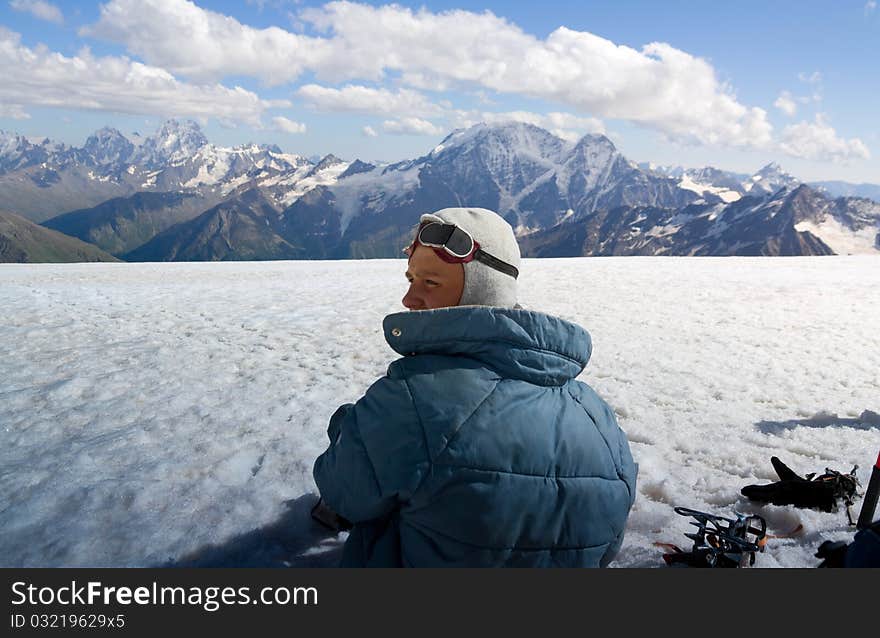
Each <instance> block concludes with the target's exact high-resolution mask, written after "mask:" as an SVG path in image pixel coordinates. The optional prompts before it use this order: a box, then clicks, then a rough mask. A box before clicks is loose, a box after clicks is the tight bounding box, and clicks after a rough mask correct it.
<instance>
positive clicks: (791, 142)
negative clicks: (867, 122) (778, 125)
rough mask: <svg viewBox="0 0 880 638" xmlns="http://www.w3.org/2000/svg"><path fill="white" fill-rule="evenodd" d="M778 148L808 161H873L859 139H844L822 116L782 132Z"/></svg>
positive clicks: (818, 115)
mask: <svg viewBox="0 0 880 638" xmlns="http://www.w3.org/2000/svg"><path fill="white" fill-rule="evenodd" d="M779 148H780V150H782V151H783V152H784V153H787V154H788V155H791V156H792V157H798V158H801V159H808V160H820V161H830V162H846V161H849V160H854V159H870V158H871V153H870V152H869V151H868V147H867V146H865V144H864V142H862V140H860V139H858V138H852V139H848V140H847V139H843V138H841V137H839V136H838V135H837V132H836V131H835V130H834V129H833V128H832V127H831V126H830V125H829V124H828V123H827V122H826V120H825V117H824V116H823V115H822V114H821V113H820V114H817V115H816V119H815V120H814V121H813V122H807V121H803V122H799V123H797V124H793V125H791V126H787V127H786V128H785V130H784V131H783V132H782V139H781V141H780V143H779Z"/></svg>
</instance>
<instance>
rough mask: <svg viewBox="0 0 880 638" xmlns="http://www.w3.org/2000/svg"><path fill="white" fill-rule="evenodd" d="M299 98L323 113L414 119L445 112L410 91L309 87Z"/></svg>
mask: <svg viewBox="0 0 880 638" xmlns="http://www.w3.org/2000/svg"><path fill="white" fill-rule="evenodd" d="M297 95H298V96H299V97H301V98H302V99H303V100H304V101H305V102H307V103H308V104H309V105H311V106H312V107H314V108H316V109H318V110H319V111H335V112H347V113H369V114H373V115H394V116H413V117H416V116H422V117H425V116H427V117H431V116H433V115H439V114H441V113H442V112H443V109H442V108H441V107H440V106H438V105H436V104H432V103H431V102H430V101H429V100H428V98H427V97H425V96H424V95H423V94H422V93H419V92H417V91H412V90H410V89H400V90H398V91H389V90H387V89H373V88H369V87H366V86H353V85H348V86H345V87H343V88H341V89H332V88H328V87H324V86H318V85H317V84H306V85H305V86H303V87H301V88H300V89H299V90H298V91H297Z"/></svg>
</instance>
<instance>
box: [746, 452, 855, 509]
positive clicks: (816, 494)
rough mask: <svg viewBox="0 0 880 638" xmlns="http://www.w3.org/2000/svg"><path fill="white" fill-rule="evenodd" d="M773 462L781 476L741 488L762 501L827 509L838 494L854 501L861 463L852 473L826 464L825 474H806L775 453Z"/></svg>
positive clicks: (749, 496) (834, 503)
mask: <svg viewBox="0 0 880 638" xmlns="http://www.w3.org/2000/svg"><path fill="white" fill-rule="evenodd" d="M770 462H771V463H772V464H773V469H774V470H776V474H778V475H779V478H780V480H779V481H777V482H776V483H770V484H769V485H747V486H745V487H744V488H742V490H740V492H741V493H742V495H743V496H746V497H748V498H749V499H750V500H753V501H759V502H762V503H773V505H794V506H795V507H807V508H818V509H820V510H822V511H824V512H831V511H833V510H834V508H835V507H836V505H837V499H838V498H842V499H844V501H845V502H846V504H847V505H851V504H852V499H853V496H854V495H855V493H856V486H857V485H858V481H857V480H856V477H855V471H856V469H857V467H858V466H856V467H855V468H853V470H852V472H850V473H849V474H841V473H840V472H836V471H834V470H831V469H828V468H826V469H825V474H822V475H821V476H816V475H815V474H807V476H806V478H804V477H802V476H798V475H797V474H795V473H794V472H793V471H792V470H791V469H790V468H789V467H788V466H787V465H785V463H783V462H782V461H780V460H779V459H778V458H777V457H775V456H774V457H772V458H771V459H770Z"/></svg>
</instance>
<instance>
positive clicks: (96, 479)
mask: <svg viewBox="0 0 880 638" xmlns="http://www.w3.org/2000/svg"><path fill="white" fill-rule="evenodd" d="M404 267H405V266H404V262H403V261H402V260H401V261H394V260H379V261H342V262H329V261H326V262H263V263H198V264H190V263H170V264H77V265H16V264H10V265H5V264H4V265H2V266H0V344H2V356H0V565H3V566H155V565H202V566H206V565H224V566H237V565H240V566H284V565H293V566H325V565H333V564H335V562H336V561H337V560H338V558H339V552H340V547H341V544H342V542H343V541H344V539H345V534H339V535H335V534H331V533H328V532H326V531H324V530H323V529H322V528H320V526H318V525H317V524H316V523H314V522H312V521H311V519H310V518H309V509H310V507H311V505H312V504H313V503H314V501H315V499H316V494H315V485H314V482H313V480H312V475H311V471H312V464H313V462H314V460H315V457H316V456H317V455H318V454H320V453H321V452H322V451H323V450H324V449H325V447H326V444H327V439H326V435H325V430H326V426H327V422H328V420H329V418H330V415H331V414H332V413H333V412H334V411H335V410H336V408H337V406H339V405H340V404H341V403H345V402H353V401H356V400H357V399H358V398H359V397H360V396H361V395H362V394H363V392H364V390H366V388H367V387H368V386H369V385H370V384H371V383H372V382H373V381H374V380H375V379H376V378H377V377H379V376H381V375H382V374H384V372H385V370H386V368H387V365H388V363H389V362H390V361H392V360H393V359H394V358H395V357H396V355H395V353H394V352H393V351H392V350H391V349H390V347H388V345H387V344H386V343H385V340H384V338H383V335H382V328H381V321H382V318H383V317H384V316H385V315H386V314H388V313H390V312H397V311H400V310H402V306H401V305H400V298H401V297H402V296H403V294H404V292H405V285H406V282H405V279H404V276H403V271H404ZM522 271H523V275H522V278H521V283H522V285H521V302H522V303H523V305H524V306H526V307H527V308H530V309H535V310H541V311H544V312H549V313H551V314H557V315H559V316H562V317H564V318H566V319H569V320H573V321H576V322H578V323H580V324H581V325H583V326H584V327H586V328H587V329H588V330H589V331H590V333H591V334H592V337H593V343H594V356H593V360H592V361H591V362H590V365H589V366H588V367H587V368H586V370H585V372H584V374H583V375H582V376H581V379H582V380H583V381H585V382H587V383H589V384H591V385H592V386H593V387H594V388H595V389H596V390H597V391H598V392H599V393H600V394H601V395H602V396H603V397H605V399H606V400H607V401H608V402H609V403H610V404H611V405H612V406H613V407H614V409H615V411H616V413H617V415H618V418H619V420H620V424H621V426H622V427H623V428H624V429H625V430H626V431H627V433H628V435H629V438H630V441H631V445H632V451H633V455H634V457H635V459H636V461H637V462H638V463H639V466H640V471H639V481H638V496H637V498H636V502H635V505H634V508H633V510H632V514H631V516H630V519H629V524H628V531H627V536H626V540H625V543H624V546H623V549H622V551H621V553H620V555H619V556H618V558H617V560H616V561H615V562H614V563H613V566H618V567H661V566H663V564H664V563H663V561H662V556H661V555H662V551H663V550H661V549H659V548H657V547H655V546H654V545H653V543H655V542H658V541H660V542H670V543H675V544H677V545H679V546H681V547H688V546H689V543H690V541H688V539H687V538H685V537H684V533H685V532H687V531H691V530H692V529H693V528H692V527H690V526H689V525H688V519H685V518H684V517H681V516H678V515H677V514H675V513H674V512H673V507H674V506H678V505H681V506H685V507H690V508H694V509H700V510H704V511H709V512H714V513H717V514H721V515H724V516H732V513H733V510H734V509H736V510H738V511H742V512H756V513H759V514H761V515H762V516H764V517H765V518H766V519H767V521H768V524H769V531H770V532H771V533H776V534H779V533H785V532H788V531H790V530H792V529H793V528H795V527H796V526H797V525H798V524H802V525H803V527H804V531H803V532H802V533H800V534H799V535H797V536H795V537H793V538H784V539H771V540H770V542H769V544H768V547H767V550H766V552H765V553H763V554H759V555H758V558H757V563H756V564H757V566H759V567H813V566H816V565H817V564H818V559H816V558H814V556H813V554H814V553H815V551H816V548H817V547H818V546H819V545H820V544H821V542H822V541H824V540H847V541H848V540H850V539H851V538H852V528H849V527H848V526H847V523H846V516H845V514H844V512H843V511H842V510H841V511H838V512H833V513H822V512H818V511H813V510H800V509H795V508H793V507H775V506H757V505H753V504H751V503H749V502H748V501H746V500H745V499H744V497H742V496H741V495H740V493H739V490H740V488H741V487H743V486H744V485H748V484H753V483H766V482H771V481H774V480H776V477H775V476H774V474H773V470H772V467H771V465H770V457H771V456H772V455H777V456H779V457H780V458H781V459H782V460H783V461H784V462H785V463H787V464H788V465H789V466H790V467H791V468H792V469H794V470H795V471H796V472H798V473H800V474H802V475H803V474H806V473H808V472H819V473H821V472H822V471H824V469H825V468H826V467H831V468H833V469H837V470H841V471H849V470H850V469H851V468H852V466H853V465H854V464H858V465H859V466H860V467H861V469H860V470H859V477H860V478H861V479H862V481H863V483H867V477H868V475H869V473H870V466H871V465H872V464H873V461H874V459H875V458H876V455H877V451H878V448H880V417H878V416H877V414H876V412H880V405H878V401H880V347H878V340H877V317H878V316H880V258H877V257H866V256H861V257H860V256H854V257H827V258H810V257H807V258H782V259H774V258H757V259H751V258H733V257H728V258H653V257H648V258H640V257H626V258H581V259H545V260H525V261H524V264H523V268H522ZM860 506H861V500H858V501H857V502H856V507H855V508H854V514H856V515H857V513H858V510H859V508H860Z"/></svg>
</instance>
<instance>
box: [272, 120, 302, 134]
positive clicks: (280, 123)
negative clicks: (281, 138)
mask: <svg viewBox="0 0 880 638" xmlns="http://www.w3.org/2000/svg"><path fill="white" fill-rule="evenodd" d="M272 123H273V124H274V125H275V128H276V129H277V130H279V131H281V132H283V133H290V134H291V135H296V134H298V133H305V132H306V125H305V124H302V123H300V122H294V121H293V120H288V119H287V118H286V117H282V116H280V115H279V116H277V117H273V118H272Z"/></svg>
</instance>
